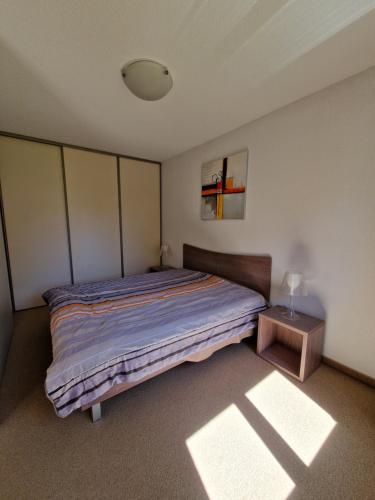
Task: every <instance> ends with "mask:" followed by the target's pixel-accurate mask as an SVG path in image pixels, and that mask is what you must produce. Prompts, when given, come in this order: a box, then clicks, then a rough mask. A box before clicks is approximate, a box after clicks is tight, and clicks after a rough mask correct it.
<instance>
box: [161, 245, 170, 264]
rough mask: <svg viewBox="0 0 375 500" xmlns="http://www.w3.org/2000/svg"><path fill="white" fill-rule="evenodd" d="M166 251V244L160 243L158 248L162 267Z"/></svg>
mask: <svg viewBox="0 0 375 500" xmlns="http://www.w3.org/2000/svg"><path fill="white" fill-rule="evenodd" d="M168 250H169V246H168V243H162V245H161V246H160V257H161V265H162V266H163V265H164V258H163V257H164V256H166V255H167V253H168Z"/></svg>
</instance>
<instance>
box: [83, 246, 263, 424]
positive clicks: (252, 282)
mask: <svg viewBox="0 0 375 500" xmlns="http://www.w3.org/2000/svg"><path fill="white" fill-rule="evenodd" d="M183 267H184V268H186V269H191V270H193V271H203V272H207V273H210V274H215V275H216V276H220V277H222V278H225V279H227V280H230V281H234V282H235V283H238V284H240V285H243V286H246V287H248V288H252V289H253V290H256V291H257V292H259V293H261V294H262V295H263V297H264V298H265V299H266V300H267V301H268V300H269V298H270V288H271V267H272V259H271V257H270V256H269V255H243V254H242V255H241V254H239V255H237V254H230V253H220V252H212V251H210V250H203V249H202V248H197V247H194V246H191V245H186V244H184V246H183ZM253 333H254V328H252V329H250V330H248V331H247V332H245V333H243V334H241V335H238V336H236V337H232V338H230V339H226V340H224V341H221V342H218V343H216V344H214V345H212V346H210V347H208V348H205V349H202V350H201V351H199V352H197V353H194V354H191V355H189V356H187V357H186V358H183V359H181V360H179V361H178V362H176V363H173V364H171V365H169V366H167V367H164V368H163V369H161V370H159V371H157V372H155V373H153V374H152V375H148V376H147V377H144V378H142V379H140V380H137V381H135V382H124V383H122V384H117V385H115V386H114V387H112V388H111V389H110V390H109V391H107V392H106V393H105V394H103V395H102V396H100V398H98V399H96V400H95V401H94V402H92V403H90V405H86V406H82V408H81V410H82V411H85V410H88V409H90V410H91V416H92V421H93V422H96V421H98V420H100V418H101V403H102V402H103V401H105V400H106V399H109V398H111V397H113V396H116V395H117V394H120V393H121V392H123V391H126V390H128V389H130V388H131V387H134V386H136V385H138V384H141V383H142V382H145V381H146V380H149V379H151V378H154V377H156V376H157V375H160V374H161V373H163V372H165V371H167V370H170V369H171V368H174V367H175V366H177V365H180V364H182V363H185V362H187V361H190V362H193V363H197V362H199V361H203V360H204V359H207V358H209V357H210V356H211V355H212V354H213V353H214V352H215V351H217V350H219V349H222V348H223V347H225V346H227V345H229V344H234V343H239V342H241V340H242V339H244V338H245V337H250V336H251V335H253Z"/></svg>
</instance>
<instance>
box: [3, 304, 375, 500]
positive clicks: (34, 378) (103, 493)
mask: <svg viewBox="0 0 375 500" xmlns="http://www.w3.org/2000/svg"><path fill="white" fill-rule="evenodd" d="M50 360H51V345H50V338H49V331H48V313H47V311H46V309H45V308H40V309H35V310H30V311H24V312H20V313H17V314H16V318H15V333H14V337H13V341H12V345H11V349H10V353H9V358H8V363H7V367H6V371H5V374H4V378H3V382H2V385H1V389H0V450H1V452H0V498H4V499H13V498H15V499H23V498H25V499H26V498H27V499H29V498H30V499H34V498H35V499H54V498H61V499H63V498H72V499H74V498H82V499H85V498H90V499H96V498H101V499H104V498H114V499H116V498H122V499H194V500H195V499H207V498H212V499H229V498H234V499H237V498H238V499H252V498H255V499H260V500H263V499H272V500H273V499H275V500H281V499H286V498H290V499H332V498H338V499H361V500H364V499H374V498H375V391H374V390H373V389H372V388H370V387H368V386H366V385H364V384H361V383H359V382H357V381H355V380H353V379H351V378H350V377H347V376H345V375H343V374H341V373H339V372H338V371H336V370H334V369H332V368H330V367H328V366H325V365H321V366H320V367H319V369H318V370H317V371H316V372H315V373H314V374H313V375H312V376H311V377H310V378H309V379H308V380H307V381H306V382H305V383H304V384H300V383H298V382H297V381H294V380H292V379H291V378H289V377H288V376H286V375H284V374H282V373H281V372H279V371H278V370H276V369H275V368H273V367H272V366H271V365H270V364H268V363H267V362H265V361H263V360H262V359H260V358H258V357H257V356H256V355H255V353H254V346H253V344H252V343H251V342H242V343H241V344H238V345H232V346H229V347H227V348H225V349H223V350H221V351H220V352H217V353H215V354H214V355H213V356H212V357H211V358H209V359H208V360H206V361H204V362H201V363H197V364H193V363H185V364H183V365H180V366H179V367H177V368H174V369H173V370H171V371H169V372H166V373H165V374H163V375H160V376H159V377H157V378H155V379H153V380H150V381H148V382H146V383H144V384H142V385H140V386H137V387H135V388H133V389H131V390H130V391H127V392H125V393H123V394H121V395H119V396H117V397H116V398H113V399H111V400H109V401H107V402H105V403H104V404H103V409H102V410H103V419H102V420H101V421H100V422H98V423H96V424H92V423H91V421H90V418H89V415H88V414H87V412H86V413H82V412H75V413H73V414H72V415H70V416H69V417H67V418H65V419H61V418H58V417H57V416H56V415H55V414H54V411H53V408H52V405H51V404H50V402H49V401H48V400H47V399H46V397H45V394H44V388H43V381H44V377H45V371H46V368H47V367H48V365H49V363H50Z"/></svg>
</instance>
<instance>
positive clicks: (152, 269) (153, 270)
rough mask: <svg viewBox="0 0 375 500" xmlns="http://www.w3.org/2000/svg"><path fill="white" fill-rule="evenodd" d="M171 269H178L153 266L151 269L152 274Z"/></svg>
mask: <svg viewBox="0 0 375 500" xmlns="http://www.w3.org/2000/svg"><path fill="white" fill-rule="evenodd" d="M171 269H176V268H175V267H172V266H152V267H150V273H160V272H161V271H170V270H171Z"/></svg>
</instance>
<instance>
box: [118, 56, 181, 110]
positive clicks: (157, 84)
mask: <svg viewBox="0 0 375 500" xmlns="http://www.w3.org/2000/svg"><path fill="white" fill-rule="evenodd" d="M121 74H122V78H123V80H124V83H125V85H126V86H127V87H128V89H129V90H130V92H132V93H133V94H134V95H136V96H137V97H139V98H140V99H144V100H145V101H157V100H158V99H161V98H162V97H164V96H165V95H167V94H168V92H169V91H170V90H171V88H172V85H173V81H172V77H171V74H170V73H169V70H168V68H166V67H165V66H163V65H162V64H160V63H158V62H156V61H151V60H150V59H137V60H135V61H130V62H128V63H127V64H125V66H124V67H123V68H122V70H121Z"/></svg>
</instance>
